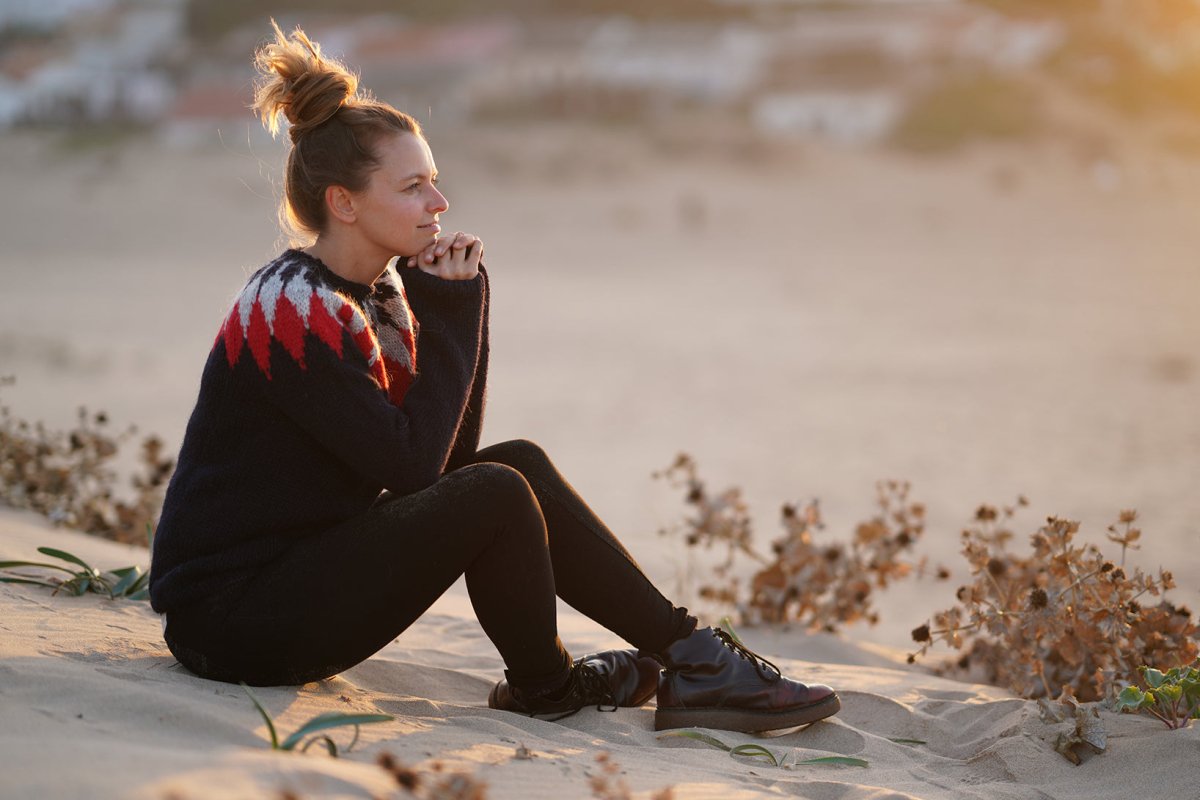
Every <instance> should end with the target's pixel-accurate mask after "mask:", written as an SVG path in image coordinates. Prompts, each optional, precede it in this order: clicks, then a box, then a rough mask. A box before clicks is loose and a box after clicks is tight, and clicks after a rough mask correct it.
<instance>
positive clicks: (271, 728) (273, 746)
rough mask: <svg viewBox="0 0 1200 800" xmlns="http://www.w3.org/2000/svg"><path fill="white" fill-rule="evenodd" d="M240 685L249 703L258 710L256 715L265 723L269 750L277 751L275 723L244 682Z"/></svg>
mask: <svg viewBox="0 0 1200 800" xmlns="http://www.w3.org/2000/svg"><path fill="white" fill-rule="evenodd" d="M241 683H242V688H243V689H244V690H245V691H246V694H248V695H250V702H252V703H254V707H255V708H257V709H258V713H259V714H261V715H262V718H263V722H265V723H267V730H268V731H269V732H270V734H271V749H272V750H278V749H279V736H278V735H277V734H276V733H275V723H274V722H272V721H271V715H270V714H268V713H267V710H266V709H265V708H263V706H262V703H260V702H258V698H257V697H255V696H254V692H252V691H250V687H249V686H247V685H246V684H245V682H241Z"/></svg>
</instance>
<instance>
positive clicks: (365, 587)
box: [165, 440, 695, 689]
mask: <svg viewBox="0 0 1200 800" xmlns="http://www.w3.org/2000/svg"><path fill="white" fill-rule="evenodd" d="M464 573H465V574H466V576H467V590H468V592H469V593H470V597H471V604H472V606H473V607H474V609H475V614H476V616H477V617H478V618H479V622H480V624H481V625H482V626H483V629H484V631H485V632H486V633H487V635H488V637H489V638H490V639H491V640H492V642H493V643H494V644H495V645H496V649H497V650H499V651H500V655H501V656H502V657H503V658H504V662H505V664H506V665H507V667H508V669H507V670H506V672H505V675H506V676H507V677H508V679H509V681H510V682H512V683H513V684H515V685H519V686H521V687H522V688H529V689H538V688H544V687H552V686H555V685H557V684H559V683H561V681H562V680H563V678H564V676H565V672H566V669H567V667H568V666H569V663H570V656H568V654H567V652H566V650H565V649H564V648H563V646H562V642H561V641H559V638H558V625H557V622H556V619H555V607H554V596H555V594H556V593H557V594H558V596H559V597H561V598H562V599H563V600H565V601H566V602H567V603H569V604H570V605H571V606H573V607H574V608H576V609H577V610H579V611H580V612H582V613H584V614H586V615H587V616H589V617H591V618H592V619H593V620H595V621H596V622H598V623H600V624H601V625H603V626H604V627H606V628H608V629H609V630H611V631H612V632H614V633H616V634H617V635H618V636H621V637H622V638H623V639H625V640H626V641H628V642H629V643H630V644H632V645H634V646H635V647H638V648H641V649H644V650H647V651H649V652H660V651H661V650H663V649H664V648H665V647H666V646H667V645H668V644H670V643H671V642H672V641H674V640H675V639H677V638H679V637H680V636H683V635H685V634H686V633H688V632H689V631H690V629H691V628H692V627H693V626H694V624H695V623H694V620H693V619H692V618H691V617H690V616H689V615H688V613H687V610H686V609H683V608H677V607H675V606H674V605H673V604H671V603H670V602H669V601H667V599H666V598H664V597H663V596H662V594H661V593H660V592H659V591H658V590H657V589H656V588H655V587H654V585H653V584H652V583H651V582H650V581H649V579H648V578H647V577H646V576H645V575H644V574H643V573H642V571H641V569H640V568H639V567H638V565H637V563H636V562H635V561H634V560H633V558H632V557H631V556H630V555H629V553H628V552H626V550H625V548H624V547H622V546H621V543H620V542H618V541H617V539H616V537H614V536H613V535H612V533H611V532H610V531H609V530H608V528H606V527H605V526H604V523H602V522H601V521H600V520H599V519H598V518H597V517H596V515H595V514H594V513H593V512H592V510H591V509H590V508H588V506H587V504H586V503H585V502H584V501H583V499H582V498H580V497H579V495H578V494H576V492H575V490H574V489H572V488H571V485H570V484H569V483H567V481H566V479H565V478H563V476H562V475H560V474H559V472H558V470H557V469H555V467H554V464H553V463H551V461H550V459H549V458H548V457H547V456H546V454H545V453H544V452H543V451H542V449H541V448H540V447H538V446H537V445H536V444H534V443H532V442H528V441H524V440H515V441H511V442H503V443H501V444H497V445H494V446H492V447H488V448H485V449H483V450H480V451H479V453H478V454H477V455H476V457H475V459H474V463H472V464H470V465H467V466H464V467H462V468H460V469H457V470H455V471H453V472H450V473H447V474H446V475H444V476H443V477H442V478H441V479H440V480H438V481H437V483H435V484H434V485H433V486H431V487H429V488H428V489H425V490H423V491H420V492H417V493H415V494H411V495H408V496H406V497H396V496H394V495H392V494H390V493H387V492H385V493H384V494H383V495H381V496H380V498H379V501H378V502H376V504H375V505H374V506H372V507H371V508H370V509H369V510H368V511H367V512H366V513H364V514H362V515H361V516H359V517H357V518H355V519H352V520H350V521H348V522H346V523H344V524H343V525H340V526H338V527H336V528H334V529H332V530H329V531H325V532H324V533H321V534H318V535H315V536H312V537H310V538H308V539H305V540H303V541H300V542H298V543H297V544H296V545H295V546H293V547H292V548H291V549H290V550H288V552H287V553H286V554H284V555H283V556H281V557H280V558H279V559H277V560H276V561H274V562H272V563H270V564H268V565H267V566H265V567H264V568H263V569H262V570H261V571H260V572H259V573H258V574H257V575H256V576H255V577H254V578H253V579H252V580H250V581H249V583H248V585H247V586H245V587H243V588H239V589H238V593H237V595H236V597H232V598H214V601H213V602H212V603H211V604H208V603H206V604H203V605H201V606H196V607H189V608H187V609H184V610H181V611H170V612H169V613H168V614H167V626H166V631H165V638H166V641H167V645H168V646H169V647H170V648H171V652H172V653H173V654H174V655H175V657H176V658H177V659H178V660H179V662H180V663H181V664H183V665H184V666H185V667H187V668H188V669H190V670H191V671H192V672H195V673H196V674H198V675H200V676H201V677H205V678H212V679H214V680H222V681H230V682H235V681H245V682H246V683H249V684H252V685H255V686H268V685H281V684H300V683H307V682H309V681H314V680H321V679H323V678H327V677H329V676H331V675H336V674H337V673H339V672H342V671H343V670H345V669H348V668H349V667H351V666H353V665H355V664H357V663H359V662H360V661H363V660H364V659H366V658H368V657H369V656H370V655H371V654H372V653H375V652H376V651H378V650H379V649H380V648H382V647H383V646H384V645H386V644H388V643H389V642H391V641H392V640H393V639H395V638H396V637H397V636H398V635H399V634H400V633H401V631H403V630H404V629H405V628H407V627H408V626H409V625H411V624H412V623H413V622H415V621H416V620H417V618H418V617H420V616H421V614H423V613H424V612H425V611H426V609H428V608H429V606H430V605H432V604H433V602H434V601H435V600H437V598H438V597H440V596H441V595H442V593H443V592H445V591H446V589H448V588H449V587H450V585H451V584H453V583H454V581H456V580H457V579H458V576H460V575H462V574H464Z"/></svg>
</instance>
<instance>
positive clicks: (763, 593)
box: [655, 453, 949, 631]
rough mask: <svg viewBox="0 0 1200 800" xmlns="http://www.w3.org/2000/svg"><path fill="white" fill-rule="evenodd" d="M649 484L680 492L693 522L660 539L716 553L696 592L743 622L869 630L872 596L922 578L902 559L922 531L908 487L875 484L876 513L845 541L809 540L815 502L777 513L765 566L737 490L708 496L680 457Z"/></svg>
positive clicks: (917, 567) (920, 511)
mask: <svg viewBox="0 0 1200 800" xmlns="http://www.w3.org/2000/svg"><path fill="white" fill-rule="evenodd" d="M655 477H657V478H663V479H665V480H667V481H668V482H669V483H670V484H671V485H672V486H675V487H677V488H682V489H684V490H685V491H686V494H685V502H687V503H688V504H689V505H690V506H692V507H693V508H694V509H695V515H694V516H692V517H689V518H687V519H685V520H684V521H683V522H682V523H680V524H679V525H677V526H676V527H675V528H672V529H668V530H665V531H661V533H665V534H670V533H675V532H682V533H683V541H684V544H685V545H686V546H687V547H688V548H689V553H690V551H691V550H692V549H695V548H699V547H703V548H705V549H711V548H712V547H714V546H718V547H721V548H724V550H725V560H724V561H723V562H722V563H720V564H718V565H717V566H716V567H714V568H713V578H715V580H711V581H709V582H705V583H703V584H702V585H701V586H700V587H699V594H700V596H701V597H702V598H704V599H706V600H709V601H711V602H714V603H716V604H718V605H721V606H725V607H733V608H735V609H736V610H737V612H738V614H739V615H740V617H741V619H742V621H744V622H747V623H751V624H753V623H759V622H796V623H800V624H802V625H805V626H807V627H809V628H810V629H822V630H827V631H833V630H836V629H837V628H838V627H839V626H841V625H844V624H848V623H851V622H855V621H857V620H860V619H865V620H866V621H867V622H869V623H871V624H875V623H876V622H877V621H878V614H877V613H876V612H875V610H874V608H873V605H872V595H873V593H874V591H875V590H876V589H883V588H885V587H887V586H888V585H889V584H890V583H892V582H894V581H896V580H899V579H901V578H904V577H906V576H908V575H911V574H913V573H914V572H924V569H925V563H924V562H923V561H921V562H917V563H913V562H912V561H910V560H909V559H908V557H909V554H910V553H911V551H912V549H913V546H914V545H915V544H916V542H917V541H918V540H919V539H920V537H921V534H922V533H923V532H924V529H925V508H924V506H922V505H921V504H920V503H913V502H910V501H909V499H908V493H909V488H910V487H909V484H908V483H905V482H901V481H881V482H880V483H878V484H877V486H876V488H877V504H878V507H879V510H878V513H876V515H875V516H873V517H872V518H871V519H869V520H867V521H865V522H863V523H861V524H859V525H858V526H857V527H856V528H855V531H854V535H853V536H852V537H851V539H850V542H849V543H844V542H828V541H826V542H821V541H819V540H818V538H817V537H816V536H815V534H818V533H819V532H820V531H822V530H823V529H824V524H823V523H822V521H821V514H820V509H819V506H818V504H817V502H816V501H812V502H810V503H808V504H806V505H804V506H802V507H801V506H796V505H791V504H787V505H784V506H783V508H782V511H781V513H780V517H781V523H782V526H783V529H784V535H783V536H782V537H781V538H779V539H777V540H775V541H774V542H773V543H772V545H771V554H772V557H771V558H767V557H764V556H763V555H762V554H760V553H759V552H758V551H757V550H756V549H755V547H754V535H753V526H752V523H751V518H750V513H749V510H748V508H747V506H746V504H745V502H744V501H743V500H742V493H741V490H740V489H738V488H736V487H734V488H729V489H726V490H724V491H723V492H720V493H718V494H713V493H711V492H709V490H708V488H707V486H706V485H705V483H704V482H703V481H702V480H701V479H700V478H699V475H698V471H697V467H696V462H695V460H694V459H693V458H692V457H691V456H689V455H687V454H686V453H681V454H680V455H679V456H678V457H676V459H675V462H674V463H673V464H672V465H671V466H670V467H668V468H667V469H666V470H663V471H662V472H658V473H655ZM739 554H741V555H743V556H746V557H749V558H750V559H752V560H753V561H755V562H757V564H758V568H757V570H756V572H755V573H754V575H753V576H752V578H751V579H750V581H749V591H748V593H747V592H745V591H744V590H743V587H742V585H741V581H740V580H739V579H738V576H737V575H736V574H735V570H734V562H735V559H736V557H737V556H738V555H739ZM689 565H690V559H689ZM692 573H693V570H692V569H691V568H689V570H688V573H687V580H689V581H691V580H693V575H692ZM936 574H937V576H938V577H939V578H944V577H947V576H948V574H949V573H948V572H947V571H946V570H945V569H944V568H938V570H937V572H936Z"/></svg>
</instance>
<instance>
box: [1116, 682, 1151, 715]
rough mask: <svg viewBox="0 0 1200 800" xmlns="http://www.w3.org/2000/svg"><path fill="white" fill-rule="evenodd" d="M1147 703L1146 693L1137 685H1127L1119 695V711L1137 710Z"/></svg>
mask: <svg viewBox="0 0 1200 800" xmlns="http://www.w3.org/2000/svg"><path fill="white" fill-rule="evenodd" d="M1143 705H1147V702H1146V694H1145V692H1143V691H1142V690H1141V689H1139V688H1138V687H1136V686H1126V687H1125V688H1124V689H1122V690H1121V693H1120V694H1119V695H1117V711H1125V710H1127V709H1128V710H1130V711H1136V710H1138V709H1139V708H1141V707H1142V706H1143Z"/></svg>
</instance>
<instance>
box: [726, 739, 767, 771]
mask: <svg viewBox="0 0 1200 800" xmlns="http://www.w3.org/2000/svg"><path fill="white" fill-rule="evenodd" d="M729 755H731V756H746V757H747V758H765V759H766V760H767V761H770V762H771V766H772V767H778V766H779V759H778V758H776V756H775V754H774V753H772V752H771V751H770V750H768V749H767V748H765V747H763V746H762V745H761V744H739V745H738V746H737V747H735V748H733V749H732V750H730V751H729Z"/></svg>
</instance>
